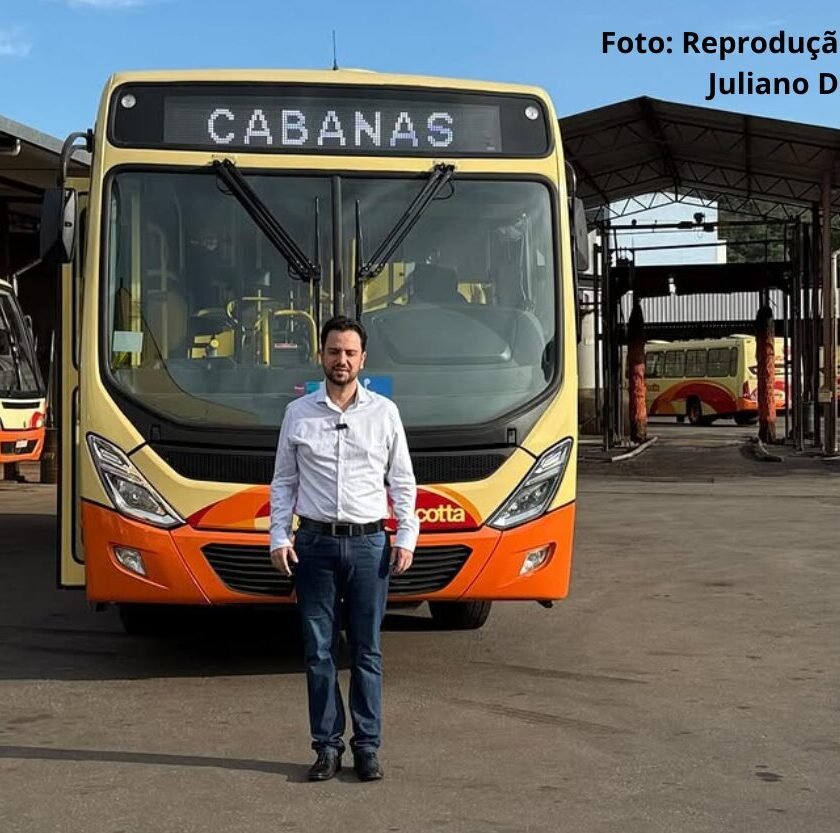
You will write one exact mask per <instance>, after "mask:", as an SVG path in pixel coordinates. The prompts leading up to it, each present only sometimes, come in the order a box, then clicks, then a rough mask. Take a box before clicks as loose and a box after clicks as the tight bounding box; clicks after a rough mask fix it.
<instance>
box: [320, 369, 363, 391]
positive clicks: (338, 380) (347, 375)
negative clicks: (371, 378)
mask: <svg viewBox="0 0 840 833" xmlns="http://www.w3.org/2000/svg"><path fill="white" fill-rule="evenodd" d="M341 372H342V373H343V374H344V375H343V376H338V375H337V373H336V371H335V370H334V369H329V370H328V369H327V368H326V367H325V368H324V375H325V376H326V377H327V379H329V380H330V381H331V382H332V383H333V384H334V385H336V386H338V387H340V388H344V387H347V386H348V385H351V384H353V382H355V381H356V379H357V377H358V375H359V372H358V371H356V372H355V373H354V372H353V371H352V370H345V371H341Z"/></svg>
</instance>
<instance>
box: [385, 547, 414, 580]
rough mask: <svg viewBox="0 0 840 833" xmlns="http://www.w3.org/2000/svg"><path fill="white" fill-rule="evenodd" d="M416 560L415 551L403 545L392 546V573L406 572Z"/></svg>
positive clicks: (396, 574)
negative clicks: (404, 547)
mask: <svg viewBox="0 0 840 833" xmlns="http://www.w3.org/2000/svg"><path fill="white" fill-rule="evenodd" d="M413 560H414V553H413V552H412V551H411V550H406V549H403V548H402V547H391V575H393V576H399V575H401V574H402V573H404V572H405V571H406V570H407V569H408V568H409V567H410V566H411V562H412V561H413Z"/></svg>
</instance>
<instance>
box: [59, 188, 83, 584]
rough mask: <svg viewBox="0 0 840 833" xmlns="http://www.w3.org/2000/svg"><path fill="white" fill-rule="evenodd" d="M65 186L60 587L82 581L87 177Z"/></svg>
mask: <svg viewBox="0 0 840 833" xmlns="http://www.w3.org/2000/svg"><path fill="white" fill-rule="evenodd" d="M65 186H66V187H67V188H74V189H75V190H76V193H77V195H78V217H79V222H78V225H77V229H76V241H77V242H76V246H75V250H74V253H73V260H72V261H71V262H70V263H65V264H62V266H61V275H60V280H59V311H60V316H61V323H60V327H59V334H60V338H57V339H56V351H57V356H56V362H57V367H58V380H57V395H56V400H57V405H58V407H57V409H56V414H55V416H56V423H57V426H58V431H59V436H58V471H59V480H58V517H59V525H58V583H59V586H61V587H83V586H84V584H85V567H84V561H85V557H84V546H83V543H82V529H81V524H80V520H79V519H80V514H81V512H80V506H81V502H80V501H79V465H78V461H79V442H80V438H79V403H80V401H81V400H80V398H79V349H80V344H81V311H82V290H83V271H82V270H83V258H84V239H85V228H86V223H85V218H86V215H87V200H88V187H89V185H88V181H87V180H86V179H73V178H68V179H67V180H66V182H65Z"/></svg>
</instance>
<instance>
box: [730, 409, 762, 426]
mask: <svg viewBox="0 0 840 833" xmlns="http://www.w3.org/2000/svg"><path fill="white" fill-rule="evenodd" d="M756 422H758V414H757V413H753V412H752V411H738V413H737V414H735V424H736V425H755V423H756Z"/></svg>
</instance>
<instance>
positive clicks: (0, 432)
mask: <svg viewBox="0 0 840 833" xmlns="http://www.w3.org/2000/svg"><path fill="white" fill-rule="evenodd" d="M43 450H44V429H43V428H27V429H24V430H20V431H10V430H8V429H5V430H4V429H0V462H3V463H26V462H30V461H33V460H40V459H41V452H42V451H43Z"/></svg>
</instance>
